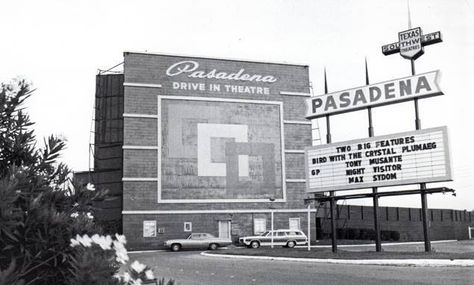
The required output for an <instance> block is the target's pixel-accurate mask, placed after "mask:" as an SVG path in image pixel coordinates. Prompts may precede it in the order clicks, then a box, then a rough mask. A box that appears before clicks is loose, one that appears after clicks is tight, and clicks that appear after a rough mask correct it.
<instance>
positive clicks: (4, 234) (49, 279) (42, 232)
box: [0, 80, 128, 285]
mask: <svg viewBox="0 0 474 285" xmlns="http://www.w3.org/2000/svg"><path fill="white" fill-rule="evenodd" d="M31 94H32V90H31V89H30V86H29V84H28V83H27V82H25V81H24V80H17V81H14V82H12V83H9V84H1V86H0V284H16V285H28V284H127V282H123V280H121V279H120V277H119V276H115V277H114V275H116V274H117V272H118V270H119V268H120V266H121V263H120V262H122V263H123V261H126V260H125V259H128V256H126V249H125V247H124V244H125V237H122V236H117V240H116V241H112V240H111V238H110V236H109V237H107V238H106V237H103V236H100V234H101V233H102V232H103V231H102V229H101V228H100V227H99V226H98V225H96V224H95V222H94V219H93V214H94V211H95V209H94V208H93V206H92V203H93V201H96V200H101V199H104V198H105V196H106V195H107V192H106V191H105V190H101V189H98V190H95V188H94V187H83V186H80V185H74V183H73V182H72V181H71V179H70V178H71V171H70V169H69V168H68V167H67V166H66V165H65V164H63V163H58V162H57V159H58V158H59V157H60V154H61V151H62V150H63V149H64V148H65V146H66V143H65V141H64V140H62V139H60V138H58V137H55V136H50V137H48V138H47V139H45V140H44V144H43V146H42V147H40V148H37V146H36V139H35V136H34V132H33V130H30V128H31V127H32V126H33V123H32V122H31V120H30V118H29V116H28V115H27V114H26V113H25V111H24V108H23V103H24V102H25V100H26V99H27V98H28V97H29V96H30V95H31ZM89 235H90V236H92V239H91V238H89ZM81 236H82V237H81ZM73 237H81V238H80V239H79V240H80V241H82V243H81V242H79V244H82V245H83V246H82V247H81V246H73V244H72V242H75V243H76V244H75V245H77V244H78V240H75V239H72V238H73ZM85 237H87V238H85ZM90 240H91V241H94V240H95V241H96V242H98V243H96V244H93V242H92V243H91V242H90ZM104 240H107V242H109V241H110V243H111V244H112V243H113V244H114V249H115V251H113V250H109V249H108V248H107V247H106V249H104V248H103V245H104V242H103V241H104ZM118 240H121V242H118ZM84 244H85V245H86V246H84ZM92 244H93V246H91V245H92ZM120 256H121V258H119V257H120ZM125 257H126V258H125Z"/></svg>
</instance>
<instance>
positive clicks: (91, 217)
mask: <svg viewBox="0 0 474 285" xmlns="http://www.w3.org/2000/svg"><path fill="white" fill-rule="evenodd" d="M86 216H87V217H88V218H89V219H91V220H92V219H93V218H94V216H92V214H91V212H87V214H86Z"/></svg>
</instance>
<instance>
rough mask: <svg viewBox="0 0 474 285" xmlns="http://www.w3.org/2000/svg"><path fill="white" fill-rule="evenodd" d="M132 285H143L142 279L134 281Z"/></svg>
mask: <svg viewBox="0 0 474 285" xmlns="http://www.w3.org/2000/svg"><path fill="white" fill-rule="evenodd" d="M132 285H142V279H140V278H138V279H137V280H132Z"/></svg>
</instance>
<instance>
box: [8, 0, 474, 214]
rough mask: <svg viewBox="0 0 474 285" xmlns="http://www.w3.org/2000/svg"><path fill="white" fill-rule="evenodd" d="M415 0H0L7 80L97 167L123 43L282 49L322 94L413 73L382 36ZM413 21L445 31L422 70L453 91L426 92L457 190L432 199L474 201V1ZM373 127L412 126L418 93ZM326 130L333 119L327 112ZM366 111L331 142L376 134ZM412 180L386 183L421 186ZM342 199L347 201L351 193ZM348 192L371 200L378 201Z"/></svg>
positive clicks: (196, 50)
mask: <svg viewBox="0 0 474 285" xmlns="http://www.w3.org/2000/svg"><path fill="white" fill-rule="evenodd" d="M407 6H408V5H407V1H406V0H396V1H394V0H385V1H381V0H353V1H350V0H348V1H342V0H299V1H291V0H284V1H282V0H274V1H265V0H264V1H251V0H239V1H225V0H221V1H217V0H216V1H211V0H208V1H205V0H203V1H179V0H178V1H158V0H155V1H145V0H143V1H118V0H115V1H99V0H96V1H84V0H83V1H52V0H43V1H34V0H31V1H24V0H14V1H10V0H3V1H1V2H0V11H2V16H1V17H0V31H1V33H0V35H1V45H0V81H2V82H6V81H9V80H11V79H12V78H18V77H19V78H25V79H27V80H29V81H31V82H32V84H33V86H34V88H36V91H35V93H34V95H33V96H32V97H31V98H30V99H29V101H28V102H27V104H26V105H27V107H28V110H29V113H30V115H31V118H32V120H33V121H35V122H36V124H35V130H36V134H37V137H38V139H40V140H42V138H43V137H45V136H48V135H49V134H56V135H59V136H61V137H64V138H66V139H67V141H68V148H67V150H66V151H65V153H64V155H63V158H62V159H63V161H64V162H66V163H67V164H68V165H69V166H70V167H72V168H73V169H74V170H76V171H81V170H87V169H88V168H89V142H90V129H91V122H92V114H93V106H94V95H95V75H96V74H97V70H98V69H108V68H109V67H112V66H114V65H116V64H118V63H121V62H122V61H123V52H124V51H148V52H155V53H165V54H186V55H196V56H205V57H213V58H236V59H246V60H255V61H270V62H272V61H275V62H288V63H297V64H306V65H309V66H310V80H311V83H312V86H313V92H314V94H316V95H318V94H322V93H324V85H323V82H324V81H323V73H324V68H326V71H327V80H328V89H329V92H335V91H339V90H344V89H349V88H353V87H358V86H362V85H364V84H365V69H364V60H365V58H367V61H368V68H369V77H370V82H371V83H376V82H382V81H386V80H390V79H395V78H401V77H405V76H409V75H411V69H410V62H409V61H408V60H406V59H403V58H402V57H401V56H400V55H399V54H394V55H389V56H384V55H383V54H382V53H381V46H382V45H385V44H389V43H393V42H397V41H398V32H400V31H403V30H406V29H407V28H408V9H407ZM409 6H410V15H411V24H412V26H413V27H421V28H422V30H423V33H425V34H426V33H432V32H436V31H440V32H441V34H442V38H443V42H442V43H439V44H435V45H430V46H427V47H425V54H424V55H423V56H422V57H420V58H419V59H417V60H416V64H415V66H416V72H417V73H423V72H428V71H433V70H440V72H441V76H440V80H439V85H440V87H441V90H442V91H443V92H444V94H445V95H443V96H437V97H433V98H427V99H422V100H420V102H419V108H420V118H421V125H422V128H429V127H437V126H447V127H448V131H449V144H450V152H451V161H452V165H451V167H452V170H453V174H454V175H453V177H454V181H453V182H444V183H429V184H428V187H439V186H446V187H450V188H453V189H455V190H456V193H457V196H456V197H453V196H451V195H448V194H446V195H443V194H433V195H429V197H428V206H429V207H432V208H454V209H467V210H473V209H474V167H473V163H474V148H473V138H474V136H473V132H474V128H473V127H472V126H471V124H472V123H473V122H474V110H473V106H474V99H473V94H472V90H473V87H472V86H470V83H471V81H473V80H474V71H473V68H472V67H471V66H470V65H472V64H474V53H473V51H474V1H473V0H453V1H448V0H417V1H411V2H410V3H409ZM373 119H374V128H375V135H384V134H390V133H397V132H404V131H411V130H414V129H415V122H414V120H415V114H414V107H413V102H407V103H401V104H395V105H390V106H384V107H378V108H374V109H373ZM319 123H320V127H321V128H320V130H321V135H322V136H324V135H325V132H326V130H325V128H324V126H325V121H324V120H320V121H319ZM367 127H368V122H367V112H366V111H358V112H352V113H347V114H342V115H337V116H333V117H332V118H331V133H332V136H333V142H338V141H344V140H350V139H357V138H364V137H367ZM417 187H418V186H417V185H411V186H408V187H396V188H384V189H383V190H394V189H417ZM344 203H345V202H344ZM347 203H356V204H366V205H370V203H371V201H370V200H368V199H366V200H357V201H351V202H347ZM380 205H382V206H400V207H420V198H419V196H405V197H396V198H394V197H392V198H383V199H381V200H380Z"/></svg>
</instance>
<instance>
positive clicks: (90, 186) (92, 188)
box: [86, 183, 95, 191]
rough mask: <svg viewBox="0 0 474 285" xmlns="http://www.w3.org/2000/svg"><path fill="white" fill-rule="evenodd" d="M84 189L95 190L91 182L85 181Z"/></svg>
mask: <svg viewBox="0 0 474 285" xmlns="http://www.w3.org/2000/svg"><path fill="white" fill-rule="evenodd" d="M86 189H87V190H89V191H95V185H94V184H92V183H87V186H86Z"/></svg>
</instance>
